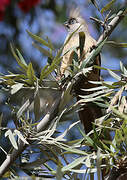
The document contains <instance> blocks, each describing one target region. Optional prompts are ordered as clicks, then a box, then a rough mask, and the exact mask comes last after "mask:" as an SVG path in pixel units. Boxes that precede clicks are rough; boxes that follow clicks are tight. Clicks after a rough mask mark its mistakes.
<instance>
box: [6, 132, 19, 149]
mask: <svg viewBox="0 0 127 180" xmlns="http://www.w3.org/2000/svg"><path fill="white" fill-rule="evenodd" d="M7 136H8V138H9V140H10V142H11V144H12V146H13V147H14V148H15V149H18V145H17V142H16V140H15V137H14V135H13V133H12V132H11V130H10V129H9V130H7V131H6V133H5V137H7Z"/></svg>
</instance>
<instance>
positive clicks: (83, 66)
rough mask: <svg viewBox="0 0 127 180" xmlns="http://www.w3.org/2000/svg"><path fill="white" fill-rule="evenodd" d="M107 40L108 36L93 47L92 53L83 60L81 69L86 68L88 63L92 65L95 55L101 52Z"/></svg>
mask: <svg viewBox="0 0 127 180" xmlns="http://www.w3.org/2000/svg"><path fill="white" fill-rule="evenodd" d="M106 40H107V38H105V39H104V40H103V41H102V42H100V43H99V45H98V46H97V48H96V49H93V50H92V52H91V53H90V55H89V56H88V57H87V58H86V59H84V60H83V62H82V64H81V69H83V68H86V67H87V66H88V65H89V66H90V65H92V64H93V62H94V60H95V57H96V56H97V55H98V54H99V53H100V51H101V49H102V47H103V46H104V44H105V42H106Z"/></svg>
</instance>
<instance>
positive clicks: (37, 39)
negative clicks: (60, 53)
mask: <svg viewBox="0 0 127 180" xmlns="http://www.w3.org/2000/svg"><path fill="white" fill-rule="evenodd" d="M26 31H27V33H28V34H29V36H30V37H32V38H33V39H34V40H35V41H37V42H39V43H41V44H43V45H44V46H47V47H48V48H50V49H52V46H51V44H50V43H47V42H46V41H45V40H44V39H42V38H40V37H39V36H37V35H35V34H33V33H31V32H30V31H28V30H26Z"/></svg>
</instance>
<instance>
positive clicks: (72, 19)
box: [69, 18, 77, 24]
mask: <svg viewBox="0 0 127 180" xmlns="http://www.w3.org/2000/svg"><path fill="white" fill-rule="evenodd" d="M75 23H77V21H76V19H75V18H71V19H70V20H69V24H75Z"/></svg>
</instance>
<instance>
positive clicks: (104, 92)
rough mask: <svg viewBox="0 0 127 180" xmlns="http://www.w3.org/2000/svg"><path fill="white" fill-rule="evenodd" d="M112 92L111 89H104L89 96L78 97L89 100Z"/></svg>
mask: <svg viewBox="0 0 127 180" xmlns="http://www.w3.org/2000/svg"><path fill="white" fill-rule="evenodd" d="M112 91H113V90H112V89H108V88H107V89H104V90H101V91H97V92H94V93H91V94H89V95H80V97H82V98H84V99H89V98H93V97H96V96H99V95H101V94H105V95H106V94H107V93H109V92H112Z"/></svg>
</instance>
